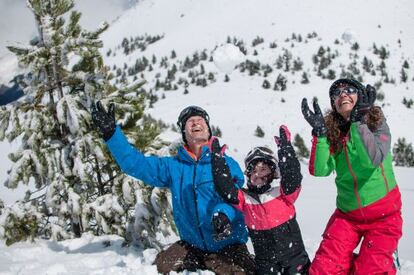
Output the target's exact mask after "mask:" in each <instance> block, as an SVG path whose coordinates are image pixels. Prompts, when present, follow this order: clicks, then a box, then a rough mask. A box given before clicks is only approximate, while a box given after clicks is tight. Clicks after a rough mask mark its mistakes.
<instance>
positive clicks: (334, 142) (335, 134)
mask: <svg viewBox="0 0 414 275" xmlns="http://www.w3.org/2000/svg"><path fill="white" fill-rule="evenodd" d="M383 120H384V114H383V112H382V110H381V108H380V107H378V106H373V107H371V109H370V110H369V112H368V113H367V115H366V124H367V126H368V128H369V129H370V130H371V131H376V130H377V129H378V127H379V126H380V125H381V123H382V121H383ZM325 123H326V127H327V128H328V134H327V138H328V141H329V144H330V146H331V151H333V152H334V153H338V152H340V151H341V149H342V146H341V139H342V137H343V136H345V135H346V134H347V133H348V131H349V126H350V123H349V122H346V121H345V120H344V119H343V118H342V116H341V115H340V114H339V113H338V112H337V111H336V110H331V111H328V112H327V113H326V115H325Z"/></svg>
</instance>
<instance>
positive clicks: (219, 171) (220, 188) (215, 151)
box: [210, 137, 239, 204]
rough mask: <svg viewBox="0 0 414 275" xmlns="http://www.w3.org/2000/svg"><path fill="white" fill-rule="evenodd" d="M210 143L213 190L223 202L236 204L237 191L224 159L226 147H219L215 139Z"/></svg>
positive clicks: (237, 200) (237, 201)
mask: <svg viewBox="0 0 414 275" xmlns="http://www.w3.org/2000/svg"><path fill="white" fill-rule="evenodd" d="M210 142H211V143H210V144H211V145H210V151H211V170H212V174H213V182H214V188H215V189H216V192H217V193H218V194H219V195H220V196H221V197H222V198H223V200H224V201H225V202H228V203H231V204H238V203H239V199H238V198H237V193H238V189H237V187H236V186H235V185H234V182H233V179H232V177H231V173H230V168H229V166H228V165H227V163H226V159H225V158H224V150H225V148H226V145H223V147H220V143H219V141H218V139H217V138H216V137H212V138H211V141H210Z"/></svg>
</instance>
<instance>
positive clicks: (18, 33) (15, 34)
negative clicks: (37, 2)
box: [0, 0, 138, 57]
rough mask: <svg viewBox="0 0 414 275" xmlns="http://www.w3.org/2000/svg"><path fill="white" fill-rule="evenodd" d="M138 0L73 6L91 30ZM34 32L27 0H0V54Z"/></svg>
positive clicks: (78, 1) (85, 0)
mask: <svg viewBox="0 0 414 275" xmlns="http://www.w3.org/2000/svg"><path fill="white" fill-rule="evenodd" d="M137 1H138V0H75V9H76V10H78V11H80V12H82V17H81V24H82V26H83V27H84V28H85V29H90V30H94V29H95V28H96V27H97V26H98V25H99V23H100V22H102V21H107V22H109V23H110V22H111V21H112V20H114V19H116V18H117V17H118V16H119V15H120V14H121V13H122V12H123V11H124V10H126V9H128V8H129V7H131V6H132V5H134V3H136V2H137ZM35 35H36V28H35V24H34V18H33V14H32V13H31V11H30V10H29V9H28V8H27V6H26V0H0V57H1V56H2V55H4V54H5V53H6V52H7V51H8V50H7V49H6V48H5V47H6V46H7V45H10V44H11V43H15V42H17V43H23V44H25V45H26V44H28V41H29V40H30V39H31V38H32V37H33V36H35Z"/></svg>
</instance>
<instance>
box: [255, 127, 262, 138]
mask: <svg viewBox="0 0 414 275" xmlns="http://www.w3.org/2000/svg"><path fill="white" fill-rule="evenodd" d="M254 135H255V136H256V137H264V135H265V133H264V131H263V129H262V128H261V127H260V126H257V128H256V131H255V132H254Z"/></svg>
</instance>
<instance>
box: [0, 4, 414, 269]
mask: <svg viewBox="0 0 414 275" xmlns="http://www.w3.org/2000/svg"><path fill="white" fill-rule="evenodd" d="M413 10H414V2H413V1H410V0H399V1H395V0H384V1H381V3H380V4H379V3H378V1H376V0H366V1H358V0H348V1H345V0H330V1H322V0H314V1H300V0H291V1H280V0H278V1H276V0H262V1H250V0H210V1H200V0H175V1H171V0H142V1H140V2H139V4H138V5H137V6H136V8H133V9H131V10H128V11H126V12H125V14H124V15H123V16H122V17H120V18H119V19H118V20H117V22H116V23H114V24H113V25H112V26H111V28H110V29H109V30H108V31H107V32H106V33H105V34H104V35H103V40H104V43H105V49H104V50H103V51H102V52H103V53H106V51H107V50H108V49H115V47H116V46H117V45H119V44H120V43H121V41H122V39H123V38H124V37H133V36H136V35H142V34H144V33H147V34H150V35H158V34H160V35H161V34H164V38H163V39H161V40H160V41H158V42H157V43H155V44H153V45H151V46H150V47H148V48H147V50H146V51H145V52H140V51H136V52H134V53H133V54H130V55H128V56H124V55H121V54H120V53H118V54H117V55H116V56H110V57H106V56H105V59H106V63H107V64H108V65H111V67H112V66H113V65H114V64H116V65H117V66H118V67H122V65H123V64H124V62H125V63H127V64H128V65H131V64H133V63H134V62H135V60H136V59H137V58H138V57H140V56H142V55H145V56H147V58H148V57H151V56H152V54H155V55H157V56H158V57H161V56H169V55H170V53H171V51H172V50H175V52H176V53H177V58H184V57H185V56H187V55H191V54H192V53H193V52H194V51H196V50H197V51H201V50H203V49H207V51H208V52H209V53H210V52H212V51H213V50H214V49H215V47H216V46H219V45H221V44H223V43H224V42H225V41H226V38H227V36H236V37H238V38H241V39H243V40H244V41H245V42H246V44H247V45H249V46H250V45H251V41H252V39H254V38H255V37H256V36H258V35H259V36H261V37H263V38H264V39H265V43H263V44H262V45H259V46H258V47H257V49H258V51H259V56H258V57H254V56H252V55H251V51H250V55H248V56H247V58H251V59H252V60H256V59H259V60H261V61H266V60H268V61H267V62H268V63H269V64H273V63H274V61H275V59H276V57H277V56H278V55H280V54H281V48H282V47H288V46H289V45H290V43H285V42H284V40H285V38H287V37H291V34H292V33H293V32H295V33H300V34H302V35H306V34H308V33H310V32H313V31H316V32H317V33H318V38H317V39H315V40H312V41H311V40H310V41H309V43H308V44H301V45H296V46H295V47H294V48H289V50H291V51H292V52H293V53H294V55H295V56H299V57H301V58H302V60H304V61H305V69H310V74H311V79H310V80H311V82H310V84H308V85H301V84H300V83H299V81H296V83H291V82H289V83H288V89H287V91H285V92H276V91H273V90H272V89H269V90H264V89H262V88H261V84H262V82H263V77H257V76H254V77H253V76H252V77H250V76H248V75H247V74H241V73H239V72H238V71H234V72H232V73H229V75H230V79H231V80H230V82H223V81H222V79H224V74H225V72H224V71H227V68H226V69H223V68H221V67H220V66H218V68H217V67H216V65H214V62H213V63H208V64H206V70H207V71H214V72H215V73H216V75H215V77H216V79H217V82H215V83H213V84H210V85H209V86H207V87H206V88H201V87H195V86H191V87H190V93H189V94H183V90H182V89H179V90H176V91H168V92H165V93H164V94H165V97H166V98H165V99H162V100H159V101H158V102H156V103H155V104H154V107H153V108H152V109H148V113H149V114H151V115H152V116H153V117H155V118H157V119H162V120H163V121H164V122H166V123H169V124H172V123H175V122H176V119H177V117H178V114H179V112H180V111H181V110H182V109H183V108H184V107H186V106H188V105H199V106H202V107H203V108H205V109H206V110H207V111H208V113H209V115H210V118H211V124H212V125H215V126H219V127H220V129H221V131H222V133H223V134H222V141H223V142H224V143H227V144H228V145H229V150H228V153H229V154H230V155H232V156H234V157H235V158H236V160H238V161H239V163H240V164H242V163H243V157H244V156H245V154H246V153H247V152H248V151H249V150H250V149H251V148H252V147H253V146H257V145H268V146H270V147H271V148H272V149H274V150H276V146H275V145H274V144H273V141H272V140H273V138H272V136H273V135H274V134H276V133H277V129H278V126H279V125H280V124H286V125H288V126H289V128H290V129H291V132H292V133H293V134H296V133H299V134H300V135H301V136H302V137H303V138H304V139H305V143H306V144H307V146H308V147H309V146H310V139H311V138H310V127H309V126H308V124H307V123H306V122H305V120H304V119H303V118H302V115H301V112H300V101H301V99H302V98H303V97H308V98H312V97H313V96H318V98H319V99H320V104H321V106H322V108H323V109H326V108H329V101H328V96H327V93H328V87H329V84H330V82H331V81H329V80H323V79H321V78H319V77H316V76H315V75H314V72H312V70H311V66H309V65H311V64H312V60H311V57H312V54H314V53H316V51H317V49H318V48H319V47H320V46H321V45H322V46H330V47H334V44H333V41H334V40H335V39H342V38H341V37H343V38H344V39H345V40H348V39H351V41H352V42H354V41H356V42H358V43H359V45H360V52H359V54H360V55H361V56H364V55H367V56H369V57H372V44H373V43H376V44H377V45H386V46H387V47H388V48H389V49H390V60H389V61H387V68H388V69H389V71H390V73H392V75H393V76H394V77H396V78H397V82H396V84H384V85H383V86H382V88H381V90H382V91H383V92H384V93H385V103H386V104H385V106H383V109H384V112H385V115H386V117H387V120H388V123H389V125H390V128H391V131H392V134H393V143H395V142H396V140H397V138H399V137H405V138H406V139H407V140H408V141H409V142H414V132H413V131H412V126H411V125H413V122H414V110H413V109H412V108H411V109H408V108H406V107H404V105H402V104H401V101H402V98H403V97H408V98H414V96H413V89H414V82H413V81H412V80H411V79H412V78H413V77H414V73H413V72H414V70H413V67H414V63H413V61H414V52H413V51H412V49H413V48H414V29H413V28H412V26H414V16H413V14H412V11H413ZM84 16H93V15H88V14H84ZM344 33H345V36H343V34H344ZM399 39H400V41H401V43H398V40H399ZM345 40H341V43H342V45H337V46H335V47H337V48H338V49H339V50H340V53H341V54H342V55H341V56H340V57H339V60H342V61H344V60H346V59H347V58H348V52H349V51H350V50H349V48H350V44H347V43H346V42H345ZM273 41H276V42H277V43H278V45H279V47H278V48H277V49H276V50H274V51H272V50H269V49H268V45H269V43H270V42H273ZM224 59H225V56H224ZM403 59H407V60H408V61H409V62H410V65H411V67H410V69H409V70H408V74H409V79H410V80H409V81H408V82H407V83H406V84H404V85H402V84H401V83H400V82H399V80H398V77H399V75H398V71H399V70H400V69H401V64H402V60H403ZM0 63H1V65H3V66H0V68H1V69H0V70H4V71H5V72H9V71H10V70H14V69H15V65H13V63H12V62H11V63H8V64H9V65H6V64H5V63H3V62H2V60H0ZM145 74H146V75H145V78H146V80H147V81H148V83H149V84H148V85H151V83H154V81H155V80H154V79H155V78H154V77H153V75H154V74H155V72H153V73H152V74H151V73H147V72H145ZM289 77H292V78H294V79H300V77H298V76H296V77H295V76H291V75H290V76H289ZM378 78H379V76H369V75H368V76H366V77H364V79H365V80H366V81H367V83H374V82H375V81H376V80H378ZM160 97H161V96H160ZM283 100H284V101H285V102H284V103H282V101H283ZM257 126H260V127H261V128H262V129H263V130H264V132H265V136H264V137H263V138H259V137H256V136H254V131H255V129H256V127H257ZM161 137H162V138H163V139H165V140H168V141H173V140H176V139H179V138H180V136H179V134H178V133H175V132H172V131H167V132H165V133H163V134H162V135H161ZM11 150H12V146H11V145H9V144H7V143H6V142H2V143H0V152H1V155H0V181H3V180H4V177H5V176H6V171H7V169H9V168H8V167H9V165H10V162H9V161H8V160H7V158H6V155H7V154H8V153H9V152H11ZM242 167H243V165H242ZM302 170H303V173H304V175H305V177H304V180H303V189H302V193H301V195H300V197H299V199H298V201H297V203H296V208H297V216H298V221H299V223H300V225H301V229H302V233H303V237H304V240H305V245H306V248H307V250H308V252H309V254H310V256H311V257H313V255H314V253H315V251H316V249H317V248H318V245H319V242H320V239H321V237H320V236H321V234H322V232H323V229H324V227H325V225H326V222H327V220H328V218H329V216H330V214H331V213H332V212H333V210H334V208H335V193H336V190H335V185H334V183H333V180H334V179H333V177H328V178H314V177H312V176H310V175H309V174H308V172H307V164H306V162H303V163H302ZM395 173H396V177H397V181H398V183H399V186H400V189H401V193H402V198H403V218H404V228H403V230H404V235H403V238H402V239H401V241H400V244H399V253H400V259H401V263H402V270H401V272H400V273H401V274H414V247H413V245H412V244H413V243H414V235H413V230H414V204H413V203H412V202H413V200H414V187H413V185H412V178H414V168H401V167H396V168H395ZM23 189H24V188H23ZM22 192H23V191H22V190H19V191H18V192H17V193H16V192H10V191H9V190H6V189H5V188H4V187H2V186H0V198H1V199H2V200H3V201H4V202H5V203H6V204H9V203H12V202H13V201H15V199H16V198H17V197H18V196H19V195H20V194H21V193H22ZM16 194H17V195H16ZM172 241H174V238H172V239H169V240H166V241H165V242H166V243H170V242H172ZM250 248H251V247H250ZM155 253H156V251H155V250H151V249H150V250H145V251H142V250H140V249H139V248H135V247H124V246H122V240H121V239H120V238H119V237H116V236H102V237H92V236H90V235H84V236H83V237H82V238H80V239H76V240H67V241H63V242H53V241H45V240H37V241H36V243H19V244H14V245H12V246H10V247H6V246H5V245H4V244H3V243H0V274H109V273H111V274H112V273H113V274H118V273H119V274H155V273H156V269H155V267H154V266H152V265H151V262H152V261H153V259H154V257H155ZM202 273H203V274H208V273H209V272H202Z"/></svg>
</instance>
